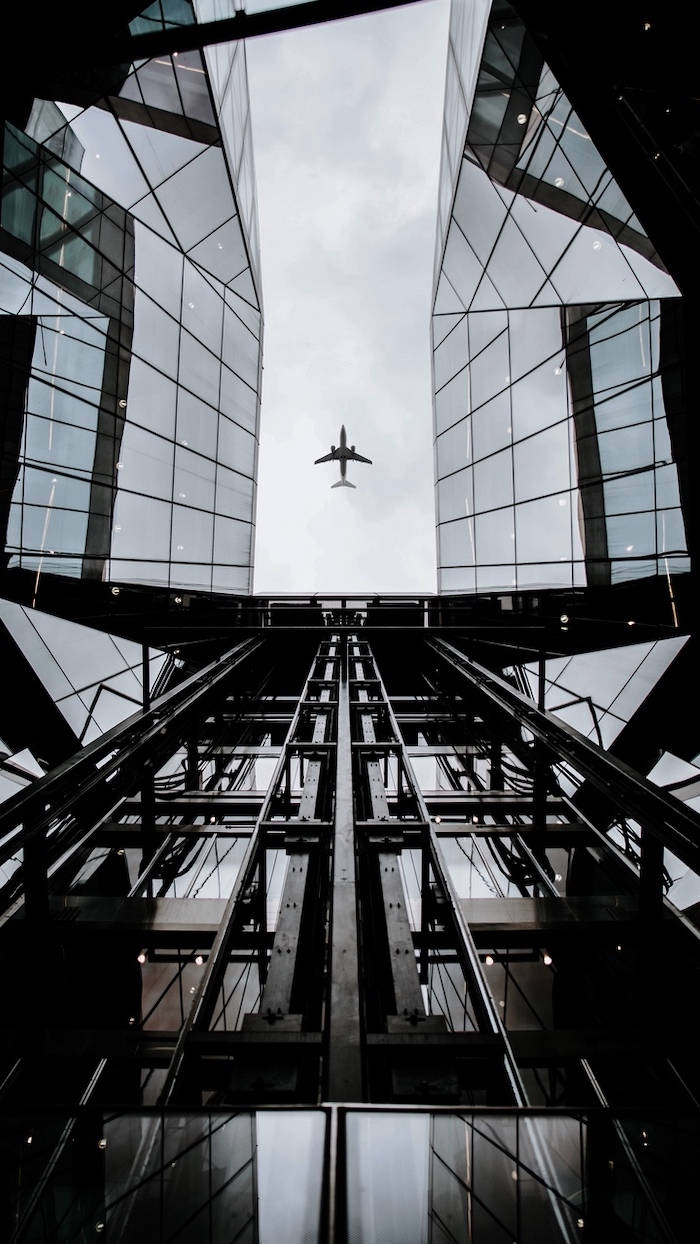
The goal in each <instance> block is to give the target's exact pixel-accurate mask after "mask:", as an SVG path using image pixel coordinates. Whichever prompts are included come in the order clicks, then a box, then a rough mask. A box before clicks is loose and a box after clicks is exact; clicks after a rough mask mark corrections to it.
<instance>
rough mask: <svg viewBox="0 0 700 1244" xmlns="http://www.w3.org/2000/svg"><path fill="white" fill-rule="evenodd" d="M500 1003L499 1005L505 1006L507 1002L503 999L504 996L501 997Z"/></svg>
mask: <svg viewBox="0 0 700 1244" xmlns="http://www.w3.org/2000/svg"><path fill="white" fill-rule="evenodd" d="M498 1005H499V1006H505V1002H504V1001H503V998H501V999H500V1001H499V1003H498Z"/></svg>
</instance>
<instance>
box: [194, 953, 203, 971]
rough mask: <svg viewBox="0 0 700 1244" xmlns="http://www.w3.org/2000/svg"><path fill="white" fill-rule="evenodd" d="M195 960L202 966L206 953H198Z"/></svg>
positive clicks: (198, 965)
mask: <svg viewBox="0 0 700 1244" xmlns="http://www.w3.org/2000/svg"><path fill="white" fill-rule="evenodd" d="M194 961H195V963H196V964H197V967H198V968H201V966H202V964H203V963H204V955H196V956H195V960H194Z"/></svg>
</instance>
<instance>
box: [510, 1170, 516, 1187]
mask: <svg viewBox="0 0 700 1244" xmlns="http://www.w3.org/2000/svg"><path fill="white" fill-rule="evenodd" d="M510 1177H511V1179H512V1180H513V1183H514V1184H517V1182H518V1172H517V1171H511V1172H510Z"/></svg>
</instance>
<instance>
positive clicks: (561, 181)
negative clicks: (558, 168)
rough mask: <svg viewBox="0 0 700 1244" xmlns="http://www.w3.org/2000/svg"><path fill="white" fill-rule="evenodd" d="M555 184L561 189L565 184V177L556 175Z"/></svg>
mask: <svg viewBox="0 0 700 1244" xmlns="http://www.w3.org/2000/svg"><path fill="white" fill-rule="evenodd" d="M554 185H555V186H558V187H559V189H560V190H561V187H562V186H563V185H564V178H563V177H555V178H554Z"/></svg>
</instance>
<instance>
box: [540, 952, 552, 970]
mask: <svg viewBox="0 0 700 1244" xmlns="http://www.w3.org/2000/svg"><path fill="white" fill-rule="evenodd" d="M542 962H543V963H544V965H545V967H546V968H548V967H549V966H550V964H551V963H552V956H551V955H550V954H548V953H547V952H546V951H545V953H544V954H543V956H542Z"/></svg>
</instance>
